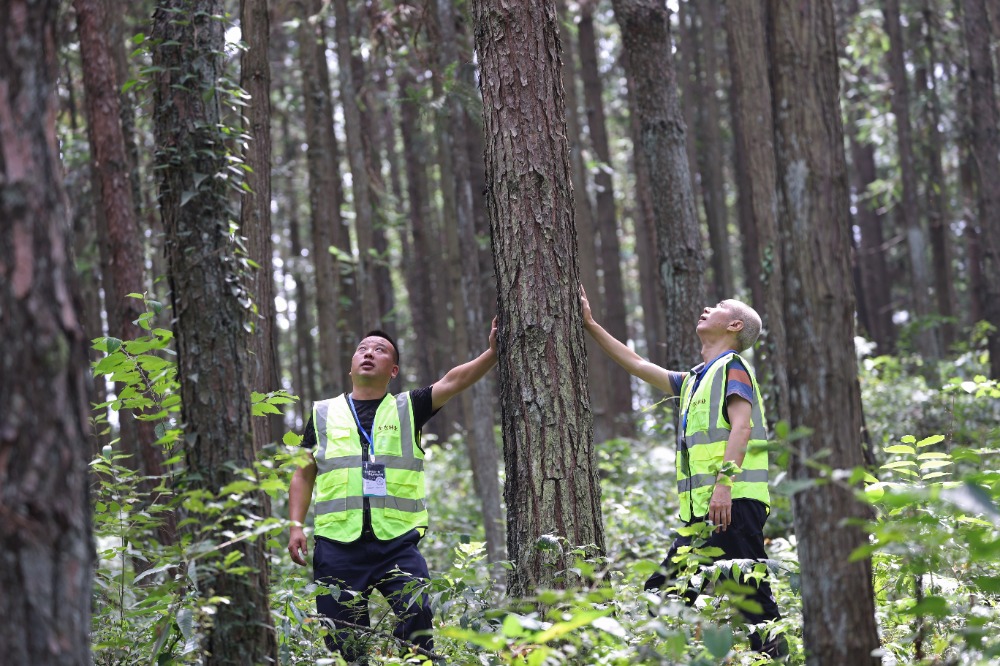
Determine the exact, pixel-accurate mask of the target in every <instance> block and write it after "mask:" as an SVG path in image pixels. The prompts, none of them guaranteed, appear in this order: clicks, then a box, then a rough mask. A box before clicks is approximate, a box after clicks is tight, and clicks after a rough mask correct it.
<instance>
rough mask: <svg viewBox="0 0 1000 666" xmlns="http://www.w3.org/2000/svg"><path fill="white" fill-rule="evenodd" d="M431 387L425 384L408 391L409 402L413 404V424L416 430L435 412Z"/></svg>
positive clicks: (421, 428) (419, 429)
mask: <svg viewBox="0 0 1000 666" xmlns="http://www.w3.org/2000/svg"><path fill="white" fill-rule="evenodd" d="M431 388H432V387H431V386H425V387H423V388H418V389H414V390H413V391H410V404H411V405H412V406H413V426H414V428H416V430H417V432H420V431H421V430H423V428H424V426H425V425H426V424H427V422H428V421H430V420H431V417H433V416H434V415H435V414H437V412H436V411H435V410H434V401H433V398H432V396H431Z"/></svg>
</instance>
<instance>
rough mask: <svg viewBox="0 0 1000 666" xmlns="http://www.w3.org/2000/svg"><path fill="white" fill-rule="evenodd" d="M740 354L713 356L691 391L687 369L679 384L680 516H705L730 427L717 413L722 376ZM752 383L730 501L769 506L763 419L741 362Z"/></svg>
mask: <svg viewBox="0 0 1000 666" xmlns="http://www.w3.org/2000/svg"><path fill="white" fill-rule="evenodd" d="M734 358H738V359H740V360H741V361H743V359H742V357H740V355H739V354H737V353H736V352H730V353H728V354H724V355H723V356H721V357H719V358H717V359H716V360H715V361H714V362H712V364H711V365H710V366H709V367H708V368H706V369H705V371H704V372H705V374H704V376H703V377H702V378H701V381H700V382H698V388H697V390H692V389H693V388H694V385H695V381H696V379H697V373H694V372H689V373H688V375H687V377H685V378H684V383H683V384H681V400H680V404H681V409H682V410H683V411H682V414H686V418H685V419H684V420H683V421H682V423H684V426H683V427H684V433H683V436H682V437H680V438H678V447H677V448H678V450H677V494H678V496H679V498H680V504H681V519H683V520H684V521H691V520H693V519H700V518H702V517H704V516H705V515H707V514H708V504H709V502H710V501H711V499H712V491H713V490H714V489H715V483H716V478H717V476H718V474H719V470H720V469H721V468H722V462H723V458H724V456H725V453H726V442H727V441H728V439H729V432H730V429H731V426H730V424H729V422H728V421H727V420H726V418H725V416H724V414H723V407H724V406H725V400H726V395H725V392H726V377H727V375H728V368H729V362H730V361H731V360H732V359H734ZM743 366H744V367H745V368H746V370H747V374H748V375H750V381H751V383H752V384H753V392H754V401H753V405H752V407H751V412H750V441H749V442H748V443H747V453H746V457H745V458H744V459H743V465H742V466H741V470H742V471H740V472H739V473H738V474H736V475H735V476H734V477H733V492H732V497H733V499H738V498H742V499H755V500H760V501H761V502H763V503H764V504H765V505H768V506H770V504H771V496H770V494H769V493H768V490H767V467H768V463H767V422H766V421H765V420H764V407H763V405H764V401H763V400H762V399H761V396H760V387H758V386H757V380H756V379H755V378H754V376H753V373H752V372H751V371H750V366H749V365H747V363H746V361H743Z"/></svg>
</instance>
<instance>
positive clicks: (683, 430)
mask: <svg viewBox="0 0 1000 666" xmlns="http://www.w3.org/2000/svg"><path fill="white" fill-rule="evenodd" d="M731 353H732V350H728V351H724V352H722V353H721V354H719V355H718V356H716V357H715V358H713V359H712V360H711V361H709V362H708V363H706V364H705V365H703V366H702V368H701V370H700V371H699V372H698V373H697V375H696V376H695V380H694V386H692V387H691V393H690V394H688V402H687V406H686V407H684V414H683V416H682V417H681V435H682V436H683V435H684V434H685V433H687V422H688V412H689V411H691V402H692V401H693V400H694V394H695V391H697V390H698V385H699V384H701V380H702V379H703V378H704V377H705V374H706V373H707V372H708V369H709V368H711V367H712V364H713V363H715V362H716V361H718V360H719V359H720V358H722V357H723V356H725V355H726V354H731Z"/></svg>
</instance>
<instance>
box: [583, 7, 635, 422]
mask: <svg viewBox="0 0 1000 666" xmlns="http://www.w3.org/2000/svg"><path fill="white" fill-rule="evenodd" d="M596 6H597V2H596V0H583V2H581V3H580V22H579V25H578V26H577V36H578V40H579V41H578V46H579V56H580V76H581V78H582V80H583V98H584V104H585V105H586V108H587V130H588V131H589V133H590V141H591V144H592V147H593V149H594V156H595V157H596V158H597V161H599V162H600V164H599V166H598V167H597V170H596V171H595V172H594V188H595V189H596V197H595V198H596V200H597V208H596V211H595V212H596V215H597V217H596V220H595V228H596V230H597V234H598V236H599V238H600V251H599V255H598V264H599V266H600V269H601V274H602V276H603V278H602V280H601V286H602V287H603V291H602V292H601V294H600V301H599V302H600V303H601V304H602V306H603V307H602V308H601V310H602V312H603V315H602V319H601V321H603V322H605V324H604V325H605V326H606V327H607V329H608V332H609V333H611V335H613V336H615V337H616V338H618V339H619V340H627V339H628V338H629V335H628V326H627V321H628V320H627V318H626V316H625V286H624V284H623V283H622V269H621V244H620V243H619V242H618V214H617V211H616V209H615V188H614V180H613V179H612V177H611V174H612V165H611V164H612V163H611V146H610V142H609V140H608V127H607V125H608V123H607V119H606V118H605V114H604V84H603V82H602V80H601V72H600V68H599V67H598V62H597V34H596V30H595V28H594V10H595V9H596ZM588 294H589V292H588ZM591 298H592V299H593V297H591ZM591 302H593V300H591ZM604 356H605V355H604V354H601V355H599V356H597V357H595V359H594V361H593V362H595V363H604V364H605V365H606V366H607V369H606V370H605V373H606V376H607V382H608V390H607V406H608V411H609V414H608V416H609V417H610V418H608V419H607V421H608V423H607V425H608V426H610V429H611V432H612V433H613V434H616V435H625V436H628V435H630V434H632V433H633V432H634V427H633V424H634V419H633V418H632V383H631V379H630V378H629V376H628V375H627V374H626V373H624V372H621V371H620V370H619V368H618V367H617V366H616V365H615V362H614V361H612V360H611V359H609V358H605V357H604Z"/></svg>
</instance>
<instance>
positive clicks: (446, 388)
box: [431, 317, 497, 409]
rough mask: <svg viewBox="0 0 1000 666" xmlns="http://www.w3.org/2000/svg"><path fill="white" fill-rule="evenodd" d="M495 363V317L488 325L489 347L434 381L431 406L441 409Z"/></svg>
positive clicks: (480, 377) (481, 376)
mask: <svg viewBox="0 0 1000 666" xmlns="http://www.w3.org/2000/svg"><path fill="white" fill-rule="evenodd" d="M496 364H497V318H496V317H494V318H493V324H492V326H491V327H490V348H489V349H487V350H486V351H484V352H483V353H482V354H480V355H479V356H477V357H476V358H474V359H472V360H471V361H469V362H468V363H463V364H462V365H457V366H455V367H454V368H452V369H451V370H449V371H448V372H447V374H445V376H444V377H442V378H441V379H439V380H437V381H436V382H434V385H433V386H432V387H431V406H432V407H433V408H434V409H441V407H443V406H444V403H446V402H448V401H449V400H451V399H452V398H454V397H455V396H456V395H458V394H459V393H461V392H462V391H464V390H465V389H467V388H469V387H470V386H472V385H473V384H475V383H476V382H478V381H479V380H480V379H482V378H483V376H484V375H486V373H487V372H489V371H490V369H491V368H492V367H493V366H494V365H496Z"/></svg>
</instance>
